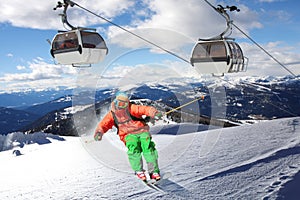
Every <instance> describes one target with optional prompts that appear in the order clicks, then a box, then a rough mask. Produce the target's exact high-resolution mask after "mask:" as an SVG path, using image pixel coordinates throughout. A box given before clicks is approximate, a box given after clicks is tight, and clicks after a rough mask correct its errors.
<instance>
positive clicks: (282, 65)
mask: <svg viewBox="0 0 300 200" xmlns="http://www.w3.org/2000/svg"><path fill="white" fill-rule="evenodd" d="M204 1H205V2H206V3H207V4H208V5H209V6H210V7H212V8H213V9H214V10H215V11H216V12H217V13H219V14H220V15H221V16H222V17H224V18H225V19H226V17H225V16H224V15H222V14H221V13H220V12H219V11H218V9H217V8H216V7H214V6H213V5H212V4H211V3H210V2H208V1H207V0H204ZM230 24H231V25H233V26H234V27H235V28H236V29H238V30H239V31H240V32H241V33H242V34H243V35H245V36H246V37H247V38H248V39H249V40H250V41H251V42H253V43H254V44H255V45H256V46H257V47H259V48H260V49H261V50H262V51H263V52H265V53H266V54H267V55H268V56H269V57H271V58H272V59H273V60H274V61H275V62H277V63H278V64H279V65H280V66H281V67H283V68H284V69H285V70H286V71H287V72H289V73H290V74H291V75H293V76H294V77H296V74H294V73H293V72H292V71H291V70H289V69H288V68H287V67H286V66H284V64H282V63H281V62H280V61H279V60H277V59H276V58H275V57H274V56H272V55H271V54H270V53H269V52H268V51H267V50H265V49H264V48H263V47H262V46H261V45H259V44H258V43H257V42H256V41H255V40H253V39H252V38H251V37H250V36H249V35H247V34H246V33H245V32H244V31H243V30H242V29H240V28H239V27H238V26H237V25H235V24H234V23H233V21H230Z"/></svg>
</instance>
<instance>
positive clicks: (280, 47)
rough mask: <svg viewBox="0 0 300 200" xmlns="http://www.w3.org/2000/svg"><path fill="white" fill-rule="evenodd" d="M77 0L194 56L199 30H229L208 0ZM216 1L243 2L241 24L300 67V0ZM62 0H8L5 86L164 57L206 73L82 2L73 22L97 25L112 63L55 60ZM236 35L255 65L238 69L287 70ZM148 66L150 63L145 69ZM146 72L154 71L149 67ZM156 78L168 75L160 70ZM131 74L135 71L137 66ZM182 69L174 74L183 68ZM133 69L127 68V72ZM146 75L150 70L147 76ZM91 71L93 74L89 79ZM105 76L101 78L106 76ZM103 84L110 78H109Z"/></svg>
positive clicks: (116, 72)
mask: <svg viewBox="0 0 300 200" xmlns="http://www.w3.org/2000/svg"><path fill="white" fill-rule="evenodd" d="M75 2H77V3H78V4H80V5H82V6H84V7H85V8H87V9H90V10H92V11H94V12H95V13H97V14H100V15H101V16H104V17H106V18H108V19H110V20H111V21H113V22H114V23H117V24H119V25H121V26H123V27H125V28H127V29H129V30H132V31H134V32H135V33H137V34H139V35H141V36H143V37H145V38H147V39H149V40H150V41H154V42H155V43H157V44H158V45H160V46H162V47H164V48H167V49H169V50H171V51H172V52H175V53H176V54H178V55H180V56H182V57H184V58H185V59H187V60H189V56H190V55H189V54H190V52H191V50H192V48H193V44H194V43H195V42H196V40H197V39H198V38H199V37H209V36H212V35H216V34H218V33H220V32H221V31H223V29H224V26H225V24H224V19H223V18H222V17H221V16H219V15H218V14H217V13H216V12H215V11H213V10H212V9H211V8H210V7H208V5H207V4H206V3H205V2H204V1H203V0H187V1H186V2H185V3H184V4H183V3H182V1H180V0H164V1H161V0H141V1H133V0H104V1H97V0H77V1H75ZM210 2H211V3H212V4H213V5H218V4H222V5H224V6H226V5H236V6H238V7H239V8H240V9H241V11H240V12H239V13H232V14H231V16H232V19H233V21H234V23H235V24H236V25H238V26H239V27H240V28H241V29H243V30H244V31H245V32H247V34H249V35H250V36H251V37H252V38H253V39H254V40H255V41H257V42H258V43H259V44H260V45H262V46H263V47H264V48H266V49H267V50H268V51H269V52H270V53H271V54H272V55H274V56H275V57H276V58H277V59H278V60H280V61H281V62H282V63H287V64H288V63H294V64H292V65H287V66H288V67H289V69H290V70H292V71H293V72H294V73H295V74H297V75H298V74H299V73H300V70H299V68H300V65H299V61H300V40H299V35H300V14H299V12H298V7H299V2H298V1H296V0H253V1H246V0H228V1H226V0H224V1H215V0H210ZM56 3H57V1H56V0H48V1H39V0H27V1H19V0H10V1H1V2H0V7H1V10H2V11H3V12H2V14H1V16H0V33H1V37H0V44H1V48H0V67H1V71H0V82H1V85H0V92H3V91H19V90H27V89H45V88H48V87H57V86H66V87H76V85H78V84H82V83H81V81H82V80H85V81H84V84H86V86H92V85H95V83H96V82H97V83H98V84H99V77H101V76H105V77H109V76H112V77H113V76H114V77H118V76H120V77H122V76H125V75H126V74H124V73H125V72H126V73H129V71H130V70H132V69H133V68H136V69H137V70H139V69H140V67H144V66H150V65H151V64H160V65H162V68H163V67H166V68H170V69H171V71H176V73H177V74H180V75H181V76H199V74H195V72H194V70H193V69H192V67H191V66H190V65H188V64H187V63H184V62H182V61H181V60H179V59H177V58H175V57H173V56H170V55H167V54H164V53H162V52H161V51H158V50H157V49H155V48H153V46H152V47H151V45H150V46H149V45H147V44H145V43H144V42H141V41H140V40H139V39H137V38H134V37H132V36H131V35H128V34H127V33H124V31H122V30H120V29H118V28H117V27H114V26H112V25H111V24H108V23H106V22H104V21H103V20H101V19H99V18H97V17H95V16H93V15H91V14H89V13H87V12H85V11H83V10H81V9H78V8H76V7H73V8H70V9H69V10H68V17H69V21H70V22H71V24H73V25H74V26H85V27H86V26H88V27H94V28H97V30H98V32H99V33H100V34H101V35H102V36H103V37H104V38H105V40H106V42H107V45H108V46H109V48H110V49H109V56H108V59H106V60H105V62H103V63H100V64H97V65H95V66H93V67H92V68H90V69H85V70H83V69H76V68H72V67H71V66H60V65H55V64H54V61H53V60H52V58H51V56H50V54H49V49H50V46H49V44H48V43H47V41H46V40H47V39H50V40H52V38H53V37H54V35H55V34H56V32H57V30H64V27H63V26H62V24H61V19H60V17H59V16H58V14H59V13H60V12H61V10H57V11H53V7H55V6H56ZM232 36H234V37H235V38H236V41H237V42H239V43H240V45H241V46H242V48H243V50H244V53H245V54H246V56H247V57H248V58H249V66H248V71H247V72H246V73H242V74H241V73H239V74H235V75H233V76H266V75H271V76H284V75H288V72H287V71H285V70H283V69H282V68H281V67H280V66H278V64H276V63H275V62H273V61H272V60H270V58H269V57H268V56H266V55H265V54H264V53H263V52H261V51H260V50H259V49H258V48H257V47H256V46H255V45H253V43H251V42H250V41H249V40H247V39H245V38H244V37H243V36H242V35H241V34H240V33H239V32H238V31H237V30H233V34H232ZM143 69H144V68H143ZM145 69H146V70H145V71H151V73H152V75H153V73H154V72H153V71H152V70H147V68H145ZM156 72H157V75H156V76H154V77H156V78H158V79H159V78H161V77H160V75H159V73H161V72H159V70H158V71H156ZM130 73H131V74H132V72H130ZM176 73H175V74H176ZM126 76H128V75H126ZM144 76H146V75H144ZM86 77H88V80H90V82H89V83H87V82H88V81H86V80H87V79H86ZM100 83H101V81H100ZM102 85H109V83H105V84H102Z"/></svg>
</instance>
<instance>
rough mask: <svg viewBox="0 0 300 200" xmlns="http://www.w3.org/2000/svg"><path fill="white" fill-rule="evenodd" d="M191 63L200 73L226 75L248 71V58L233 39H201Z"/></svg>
mask: <svg viewBox="0 0 300 200" xmlns="http://www.w3.org/2000/svg"><path fill="white" fill-rule="evenodd" d="M191 64H192V66H194V67H195V68H196V70H197V71H198V72H199V73H200V74H213V75H224V74H225V73H232V72H240V71H246V68H247V58H245V57H244V55H243V52H242V49H241V48H240V46H239V45H238V44H237V43H236V42H234V41H233V40H226V39H221V40H211V41H199V42H198V43H197V44H196V45H195V47H194V49H193V51H192V56H191Z"/></svg>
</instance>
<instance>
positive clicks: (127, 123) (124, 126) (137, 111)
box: [96, 103, 158, 142]
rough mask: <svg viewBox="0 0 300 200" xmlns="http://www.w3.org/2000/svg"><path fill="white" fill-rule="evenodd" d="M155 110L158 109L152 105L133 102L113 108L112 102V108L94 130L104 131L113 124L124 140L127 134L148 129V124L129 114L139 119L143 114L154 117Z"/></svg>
mask: <svg viewBox="0 0 300 200" xmlns="http://www.w3.org/2000/svg"><path fill="white" fill-rule="evenodd" d="M157 112H158V111H157V110H156V109H155V108H154V107H151V106H142V105H135V104H129V105H128V108H126V109H118V110H115V109H114V105H113V103H112V110H111V111H110V112H108V113H107V114H106V115H105V116H104V118H103V119H102V120H101V121H100V122H99V124H98V125H97V128H96V131H98V132H101V133H106V132H107V131H108V130H109V129H111V128H112V127H113V126H115V127H117V128H118V134H119V137H120V139H121V140H122V141H123V142H125V141H124V139H125V137H126V135H128V134H138V133H142V132H148V131H149V126H148V125H147V124H146V123H145V122H143V121H139V120H134V119H132V117H131V116H133V117H136V118H139V119H142V116H143V115H146V116H149V117H151V118H154V116H155V114H156V113H157ZM113 113H114V114H113ZM113 115H115V118H116V120H117V122H115V119H114V116H113ZM130 115H131V116H130Z"/></svg>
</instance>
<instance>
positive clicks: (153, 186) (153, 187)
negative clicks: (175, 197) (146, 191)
mask: <svg viewBox="0 0 300 200" xmlns="http://www.w3.org/2000/svg"><path fill="white" fill-rule="evenodd" d="M149 181H150V180H149ZM149 181H144V183H145V184H146V185H147V186H148V187H149V188H151V189H154V190H156V191H159V192H161V193H165V191H164V190H163V189H161V188H160V187H159V186H157V185H155V184H153V183H151V182H149Z"/></svg>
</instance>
